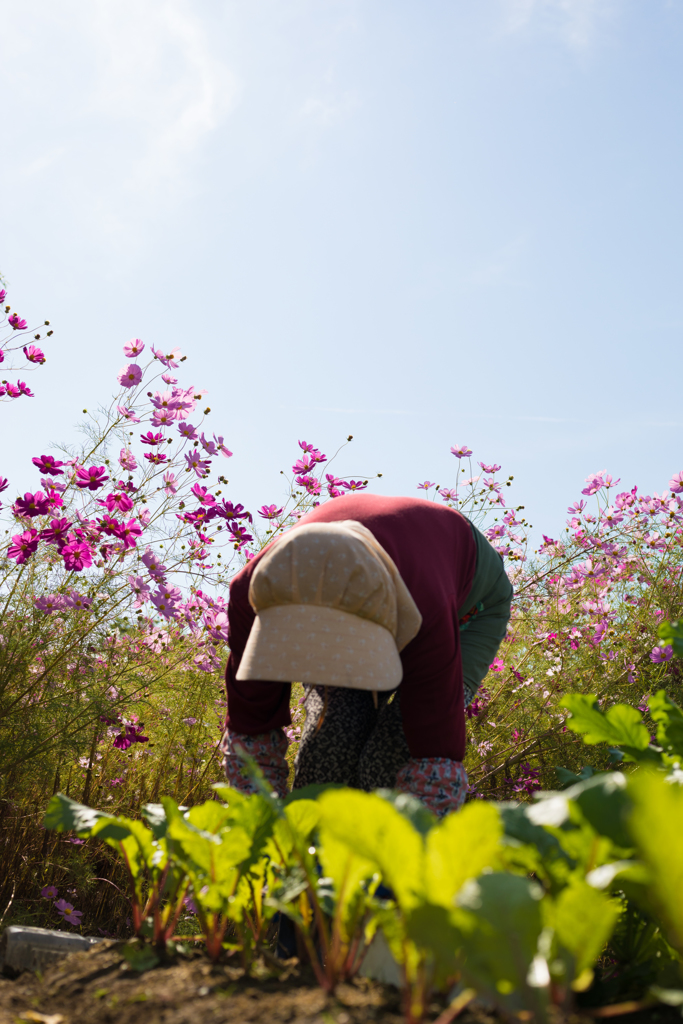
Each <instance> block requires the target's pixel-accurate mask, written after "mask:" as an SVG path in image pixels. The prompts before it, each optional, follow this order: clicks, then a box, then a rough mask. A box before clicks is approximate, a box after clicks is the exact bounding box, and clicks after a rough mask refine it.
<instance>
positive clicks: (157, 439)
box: [140, 430, 166, 444]
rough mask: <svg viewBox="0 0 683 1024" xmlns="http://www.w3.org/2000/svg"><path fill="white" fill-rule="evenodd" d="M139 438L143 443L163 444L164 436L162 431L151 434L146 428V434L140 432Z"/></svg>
mask: <svg viewBox="0 0 683 1024" xmlns="http://www.w3.org/2000/svg"><path fill="white" fill-rule="evenodd" d="M140 440H141V441H142V443H143V444H163V443H164V441H165V440H166V438H165V437H164V435H163V434H162V433H158V434H153V433H152V431H151V430H148V431H147V433H146V434H140Z"/></svg>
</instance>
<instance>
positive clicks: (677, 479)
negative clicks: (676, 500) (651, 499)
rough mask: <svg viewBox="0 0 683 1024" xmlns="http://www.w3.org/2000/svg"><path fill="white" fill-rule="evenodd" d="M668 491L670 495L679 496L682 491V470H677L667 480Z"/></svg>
mask: <svg viewBox="0 0 683 1024" xmlns="http://www.w3.org/2000/svg"><path fill="white" fill-rule="evenodd" d="M669 490H670V491H671V493H672V494H680V492H681V491H683V469H681V470H679V472H678V473H674V475H673V476H672V477H671V479H670V480H669Z"/></svg>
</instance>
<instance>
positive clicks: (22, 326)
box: [7, 313, 26, 331]
mask: <svg viewBox="0 0 683 1024" xmlns="http://www.w3.org/2000/svg"><path fill="white" fill-rule="evenodd" d="M7 322H8V323H9V325H10V327H11V328H12V330H13V331H25V330H26V321H25V320H22V319H20V317H19V314H18V313H12V315H11V317H10V318H9V320H8V321H7Z"/></svg>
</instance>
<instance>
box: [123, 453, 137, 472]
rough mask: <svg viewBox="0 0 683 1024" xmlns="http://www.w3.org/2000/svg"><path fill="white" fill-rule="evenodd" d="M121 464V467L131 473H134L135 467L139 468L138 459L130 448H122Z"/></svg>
mask: <svg viewBox="0 0 683 1024" xmlns="http://www.w3.org/2000/svg"><path fill="white" fill-rule="evenodd" d="M119 466H120V467H121V469H126V470H128V472H129V473H132V472H133V470H134V469H137V468H138V464H137V460H136V458H135V456H134V455H133V453H132V451H130V449H128V448H122V449H121V454H120V455H119Z"/></svg>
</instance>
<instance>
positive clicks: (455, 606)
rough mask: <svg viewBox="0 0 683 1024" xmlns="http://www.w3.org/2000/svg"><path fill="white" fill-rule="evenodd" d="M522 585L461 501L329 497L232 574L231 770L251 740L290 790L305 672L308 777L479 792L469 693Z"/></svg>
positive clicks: (302, 757) (456, 794)
mask: <svg viewBox="0 0 683 1024" xmlns="http://www.w3.org/2000/svg"><path fill="white" fill-rule="evenodd" d="M511 598H512V586H511V584H510V582H509V580H508V578H507V576H506V574H505V571H504V568H503V561H502V558H501V557H500V555H499V554H498V553H497V552H496V551H495V550H494V548H493V547H492V546H491V545H490V544H489V542H488V541H487V540H486V538H485V537H484V536H483V535H482V534H481V533H480V532H479V531H478V530H476V528H475V527H474V526H473V525H472V524H471V523H470V522H469V521H468V520H467V519H466V518H465V517H464V516H463V515H461V514H460V513H459V512H456V511H455V510H454V509H451V508H448V507H446V506H440V505H436V504H434V503H432V502H429V501H425V500H422V499H413V498H390V497H381V496H375V495H367V494H362V495H355V494H354V495H349V496H347V497H344V498H343V499H337V500H335V501H330V502H327V503H326V504H324V505H321V506H319V507H318V508H316V509H314V510H313V511H312V512H310V513H309V514H308V515H306V516H304V517H303V518H302V519H301V520H300V522H299V523H297V525H296V526H294V527H293V528H292V529H291V530H289V531H288V532H287V533H285V534H283V535H282V536H281V537H279V538H277V539H276V540H275V541H273V542H272V544H270V545H268V546H267V547H266V548H264V550H263V551H261V552H260V553H259V554H258V555H257V556H256V557H255V558H254V559H253V560H252V561H251V562H249V564H248V565H246V566H245V567H244V568H243V569H242V570H241V571H240V572H239V573H238V574H237V575H236V576H235V578H234V579H233V581H232V583H231V586H230V600H229V604H228V620H229V627H228V628H229V644H230V658H229V661H228V667H227V673H226V682H227V693H228V717H227V722H226V730H225V734H224V737H223V750H224V753H225V767H226V774H227V777H228V779H229V781H230V782H231V783H232V784H233V785H234V786H236V787H237V788H239V789H242V790H244V791H250V790H251V788H252V784H251V783H250V782H249V780H248V779H246V778H245V776H244V774H243V771H242V767H243V766H242V763H241V761H240V759H239V756H238V753H237V752H238V750H239V749H240V747H242V748H244V749H245V750H246V751H247V752H248V753H249V754H251V755H252V756H253V757H254V758H255V760H256V761H257V763H258V764H259V765H260V767H261V769H262V770H263V772H264V774H265V776H266V777H267V778H268V780H269V782H270V783H271V784H272V785H273V787H274V789H275V790H276V791H278V792H279V793H284V792H285V790H286V788H287V775H288V767H287V763H286V761H285V753H286V750H287V745H288V744H287V738H286V736H285V734H284V732H283V728H284V727H286V726H287V725H289V724H290V721H291V718H290V712H289V702H290V689H291V686H290V684H291V682H293V681H297V682H302V683H303V684H304V685H305V687H306V712H307V715H306V724H305V726H304V729H303V733H302V737H301V743H300V747H299V752H298V755H297V759H296V762H295V776H294V787H295V788H300V787H302V786H306V785H309V784H311V783H326V782H339V783H342V784H344V785H347V786H354V787H357V788H360V789H365V790H372V789H376V788H378V787H388V788H396V789H399V790H402V791H405V792H409V793H412V794H414V795H415V796H417V797H419V798H420V799H421V800H422V801H423V802H424V803H425V804H426V805H427V806H428V807H430V808H431V809H432V810H433V811H434V812H435V813H437V814H439V815H442V814H445V813H447V812H448V811H451V810H455V809H457V808H458V807H459V806H460V805H461V804H462V803H463V802H464V799H465V796H466V793H467V775H466V772H465V769H464V767H463V764H462V760H463V757H464V753H465V742H466V736H465V706H466V704H467V703H469V702H470V701H471V700H472V699H473V698H474V695H475V693H476V691H477V688H478V686H479V685H480V683H481V680H482V679H483V678H484V676H485V675H486V673H487V671H488V667H489V665H490V664H491V662H492V661H493V658H494V656H495V654H496V651H497V650H498V647H499V645H500V643H501V641H502V639H503V637H504V636H505V630H506V626H507V621H508V619H509V616H510V602H511Z"/></svg>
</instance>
